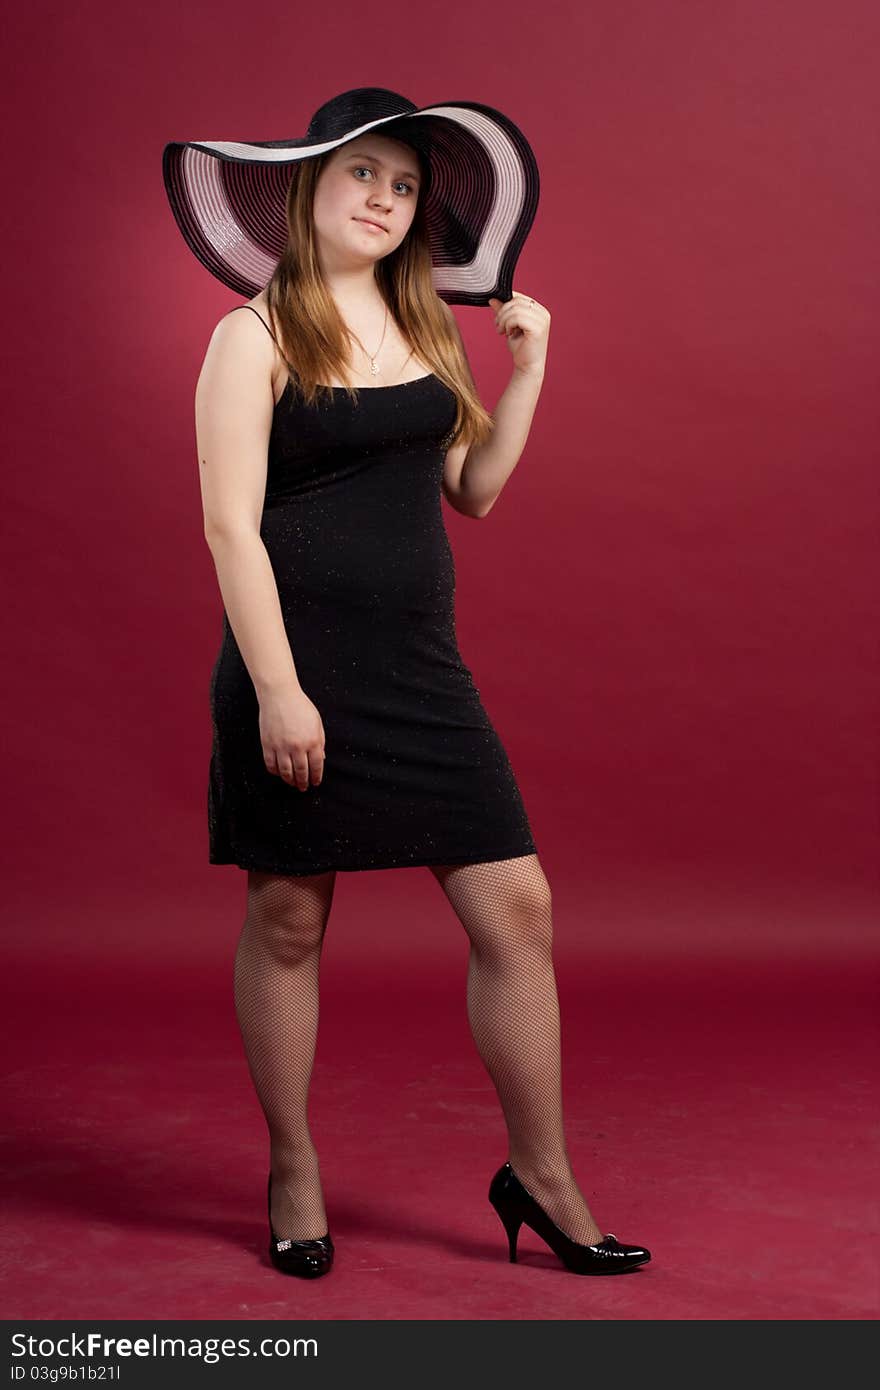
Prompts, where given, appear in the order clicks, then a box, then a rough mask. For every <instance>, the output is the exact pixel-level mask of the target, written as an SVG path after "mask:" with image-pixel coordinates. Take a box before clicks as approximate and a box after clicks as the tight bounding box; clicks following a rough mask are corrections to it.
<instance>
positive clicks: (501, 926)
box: [431, 854, 603, 1245]
mask: <svg viewBox="0 0 880 1390" xmlns="http://www.w3.org/2000/svg"><path fill="white" fill-rule="evenodd" d="M431 868H432V872H433V873H434V876H435V878H436V879H437V881H438V882H439V884H440V886H441V887H442V889H443V891H444V893H445V894H446V896H447V898H448V899H449V901H450V903H451V904H452V907H453V908H454V910H455V912H456V913H457V915H458V917H459V919H460V921H461V923H462V926H463V927H464V929H465V931H466V932H467V934H468V936H469V937H470V942H471V952H470V959H469V963H468V976H467V1012H468V1020H469V1023H470V1027H471V1032H472V1034H473V1037H474V1042H475V1043H476V1045H477V1049H478V1051H479V1053H480V1056H481V1057H482V1059H483V1062H484V1064H485V1066H486V1069H487V1071H488V1072H489V1075H490V1077H491V1078H492V1081H493V1083H494V1085H495V1089H496V1091H497V1092H498V1098H499V1100H500V1102H501V1107H502V1110H503V1112H504V1118H505V1121H506V1124H507V1133H508V1141H509V1154H508V1157H509V1161H510V1165H511V1167H512V1168H513V1171H514V1172H515V1173H516V1175H517V1177H518V1178H519V1179H520V1181H521V1182H522V1183H523V1184H524V1185H525V1187H526V1188H528V1190H529V1192H531V1194H532V1196H533V1197H534V1198H535V1200H536V1201H538V1202H539V1203H540V1205H541V1206H542V1207H543V1208H544V1210H545V1211H546V1213H547V1215H548V1216H549V1217H550V1219H551V1221H554V1222H555V1223H556V1225H557V1226H558V1227H559V1228H560V1230H562V1231H564V1232H565V1234H566V1235H567V1236H570V1237H571V1239H572V1240H575V1241H578V1242H579V1243H580V1244H584V1245H592V1244H593V1243H594V1242H596V1241H600V1240H602V1238H603V1232H602V1231H601V1230H600V1228H599V1227H598V1226H597V1225H596V1223H595V1221H594V1220H593V1217H592V1215H591V1214H590V1209H589V1207H588V1206H587V1204H586V1201H585V1200H584V1197H583V1194H582V1193H581V1191H580V1189H579V1187H578V1185H577V1183H576V1182H575V1179H574V1174H573V1173H572V1170H571V1165H570V1162H569V1158H568V1153H567V1150H566V1144H565V1138H564V1135H563V1122H562V1096H561V1061H560V1023H559V1001H558V997H557V993H556V975H555V970H554V966H553V960H552V934H553V933H552V912H551V896H550V886H549V884H548V883H547V880H546V878H545V876H544V872H543V870H542V868H541V866H540V863H539V860H538V856H537V855H536V854H529V855H524V856H521V857H519V858H516V859H502V860H495V861H492V862H490V863H484V864H444V865H439V866H438V865H432V866H431Z"/></svg>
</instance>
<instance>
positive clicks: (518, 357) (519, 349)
mask: <svg viewBox="0 0 880 1390" xmlns="http://www.w3.org/2000/svg"><path fill="white" fill-rule="evenodd" d="M489 308H490V309H491V310H492V312H493V313H494V315H495V326H496V329H497V331H498V332H499V333H504V334H505V336H506V338H507V346H508V347H509V348H510V351H511V355H512V357H513V365H514V367H515V369H516V370H517V371H518V372H539V371H543V370H544V364H545V362H546V360H547V346H548V341H549V338H550V311H549V310H548V309H545V308H544V306H543V304H539V303H538V301H537V299H532V297H531V295H527V294H520V293H519V292H518V291H517V290H514V291H513V298H512V299H508V300H501V299H490V300H489Z"/></svg>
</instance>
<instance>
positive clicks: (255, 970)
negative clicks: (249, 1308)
mask: <svg viewBox="0 0 880 1390" xmlns="http://www.w3.org/2000/svg"><path fill="white" fill-rule="evenodd" d="M335 883H336V871H335V870H333V871H331V872H330V873H325V874H312V875H308V876H303V877H299V876H289V875H280V874H267V873H257V872H255V871H254V870H249V871H248V889H247V913H246V916H245V922H244V926H243V928H242V932H241V937H240V939H239V943H238V949H237V951H236V956H235V1009H236V1014H237V1017H238V1023H239V1027H240V1029H241V1035H242V1039H243V1041H244V1046H245V1052H246V1054H247V1060H248V1067H249V1070H250V1073H251V1077H252V1078H253V1082H254V1085H255V1087H256V1090H257V1095H258V1096H259V1100H260V1104H261V1105H262V1107H263V1113H264V1114H265V1116H266V1122H267V1124H268V1126H269V1141H270V1165H271V1170H272V1225H273V1226H274V1228H275V1234H276V1235H278V1236H281V1237H289V1238H290V1239H292V1240H314V1239H317V1238H318V1237H319V1236H323V1235H326V1233H327V1213H326V1211H325V1209H324V1198H323V1193H322V1189H321V1178H320V1172H319V1166H318V1155H317V1152H316V1150H315V1146H314V1144H313V1143H312V1137H311V1133H310V1131H309V1125H308V1119H307V1116H306V1111H307V1105H308V1092H309V1083H310V1081H311V1076H312V1065H313V1063H314V1058H315V1044H316V1040H317V1031H318V970H319V965H320V958H321V947H322V946H323V942H324V932H325V930H326V926H327V919H328V917H329V914H330V905H331V903H332V901H333V889H334V887H335Z"/></svg>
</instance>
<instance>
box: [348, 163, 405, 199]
mask: <svg viewBox="0 0 880 1390" xmlns="http://www.w3.org/2000/svg"><path fill="white" fill-rule="evenodd" d="M362 170H363V172H364V173H365V174H372V172H373V171H372V169H368V168H367V167H366V165H365V164H359V165H358V166H357V168H356V169H355V171H354V172H355V173H356V174H359V173H360V172H361V171H362ZM358 182H359V183H362V182H363V180H362V179H359V180H358ZM397 187H398V188H405V189H406V191H407V193H412V185H411V184H408V183H404V182H403V180H402V179H401V180H400V182H399V183H398V184H397Z"/></svg>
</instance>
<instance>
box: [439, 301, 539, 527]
mask: <svg viewBox="0 0 880 1390" xmlns="http://www.w3.org/2000/svg"><path fill="white" fill-rule="evenodd" d="M489 307H490V308H491V309H492V311H493V313H494V315H495V324H496V329H497V331H498V332H499V333H503V334H504V335H505V336H506V339H507V346H508V347H509V349H510V352H511V356H512V357H513V373H512V375H511V378H510V381H509V383H508V385H507V387H506V388H505V390H504V392H503V394H502V396H501V397H500V399H499V401H498V404H497V406H496V407H495V410H494V412H493V419H494V422H495V425H494V429H493V430H492V433H491V435H490V436H489V438H488V439H487V440H486V442H485V444H481V445H474V446H473V447H472V448H471V449H469V450H468V454H467V458H466V459H465V462H464V466H463V467H462V470H461V479H460V489H461V494H462V496H464V497H466V498H467V499H468V508H469V510H470V511H471V514H472V515H474V516H479V517H484V516H486V515H487V514H488V513H489V512H490V511H491V510H492V507H493V506H494V505H495V502H496V500H497V498H498V496H499V494H500V492H501V490H502V488H503V487H504V484H505V483H506V482H507V480H508V478H509V477H510V475H511V473H512V472H513V470H514V468H516V465H517V464H518V463H519V459H520V455H521V454H522V451H523V449H524V448H525V444H526V440H527V439H528V437H529V430H530V428H531V424H532V417H533V416H534V413H535V407H536V406H537V404H538V397H539V396H540V394H541V386H542V384H543V381H544V367H545V364H546V361H547V346H548V341H549V337H550V313H549V311H548V310H547V309H545V308H544V306H543V304H539V303H538V301H537V300H536V299H532V298H531V296H530V295H527V294H519V293H518V292H517V291H516V290H514V291H513V298H512V299H508V300H507V302H506V303H502V301H501V300H500V299H490V300H489Z"/></svg>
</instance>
